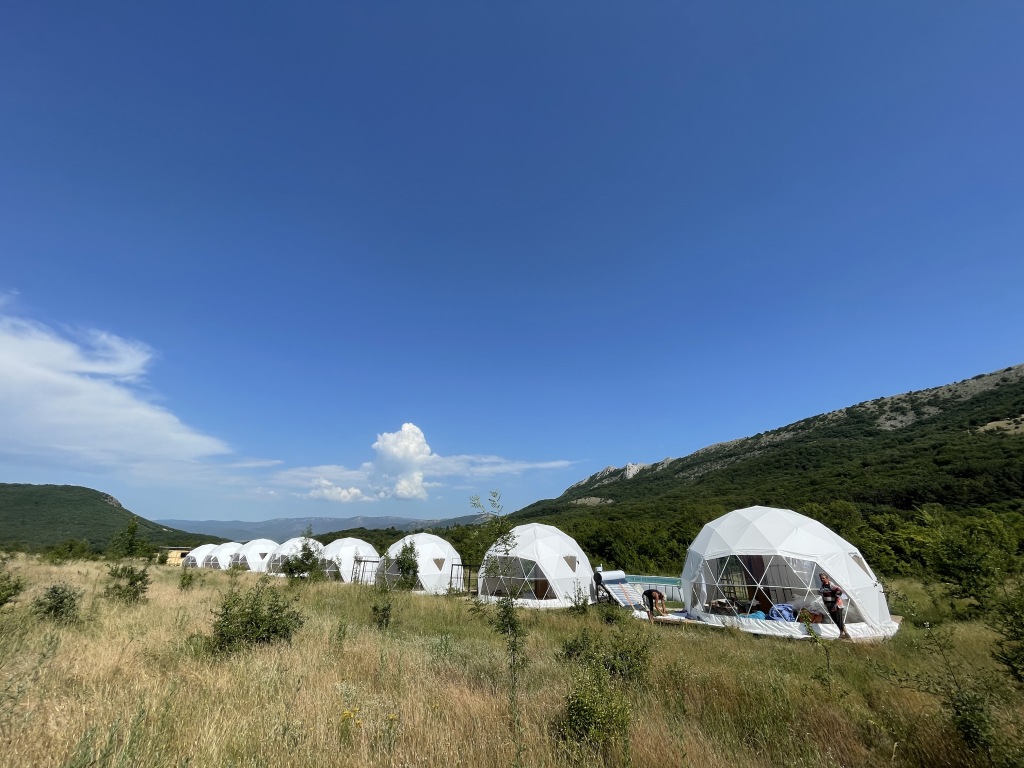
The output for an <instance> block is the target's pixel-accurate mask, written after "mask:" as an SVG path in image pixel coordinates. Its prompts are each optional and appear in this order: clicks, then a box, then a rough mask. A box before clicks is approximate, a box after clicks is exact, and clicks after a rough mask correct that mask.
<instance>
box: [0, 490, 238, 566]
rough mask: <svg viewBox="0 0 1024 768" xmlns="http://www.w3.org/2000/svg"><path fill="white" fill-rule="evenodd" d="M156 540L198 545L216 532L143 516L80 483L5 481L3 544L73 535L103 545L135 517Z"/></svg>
mask: <svg viewBox="0 0 1024 768" xmlns="http://www.w3.org/2000/svg"><path fill="white" fill-rule="evenodd" d="M133 519H134V520H137V521H138V536H139V538H142V539H145V540H147V541H148V542H149V543H151V544H154V545H157V546H178V547H188V546H198V545H199V544H203V543H205V542H209V541H222V539H218V538H216V537H214V536H205V535H202V534H196V533H188V532H186V531H180V530H177V529H175V528H168V527H165V526H162V525H160V524H158V523H154V522H152V521H151V520H146V519H145V518H142V517H138V516H136V515H134V514H132V512H130V511H129V510H127V509H125V508H124V507H122V506H121V503H120V502H119V501H118V500H117V499H115V498H114V497H113V496H110V495H108V494H105V493H101V492H99V491H96V490H93V489H92V488H83V487H81V486H78V485H27V484H21V483H0V548H4V549H8V548H9V549H20V550H29V551H34V550H40V549H45V548H46V547H52V546H54V545H57V544H62V543H64V542H68V541H76V542H81V541H85V542H88V548H89V549H92V550H94V551H101V550H103V549H105V548H106V547H107V545H108V544H109V543H110V541H111V539H112V538H113V537H114V535H115V534H117V533H118V532H120V531H122V530H124V529H125V527H126V526H127V525H128V523H130V522H131V521H132V520H133Z"/></svg>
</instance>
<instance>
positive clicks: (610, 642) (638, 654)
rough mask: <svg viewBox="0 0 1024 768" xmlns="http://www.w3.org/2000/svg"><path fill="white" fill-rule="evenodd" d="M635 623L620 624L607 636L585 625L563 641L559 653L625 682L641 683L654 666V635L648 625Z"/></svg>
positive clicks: (571, 660)
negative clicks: (652, 654) (652, 657)
mask: <svg viewBox="0 0 1024 768" xmlns="http://www.w3.org/2000/svg"><path fill="white" fill-rule="evenodd" d="M633 624H634V625H635V626H617V627H616V628H615V630H614V631H613V632H612V633H611V635H610V636H607V637H598V636H597V635H595V634H594V633H592V632H591V631H590V630H589V629H587V628H586V627H584V628H583V629H581V630H580V631H579V632H577V633H576V634H575V635H573V636H572V637H570V638H568V639H567V640H565V641H563V643H562V650H561V652H560V653H559V656H560V658H561V659H562V660H563V661H567V662H572V663H576V664H579V665H581V666H595V667H601V668H602V669H604V671H605V672H607V673H608V675H609V676H611V677H612V678H615V679H617V680H621V681H623V682H625V683H631V684H639V683H642V682H643V681H644V680H646V679H647V674H648V672H649V671H650V667H651V642H652V637H651V634H650V633H649V632H647V631H646V630H647V627H646V626H645V625H643V624H640V623H639V622H633Z"/></svg>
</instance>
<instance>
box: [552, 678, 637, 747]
mask: <svg viewBox="0 0 1024 768" xmlns="http://www.w3.org/2000/svg"><path fill="white" fill-rule="evenodd" d="M629 719H630V708H629V701H628V700H627V699H626V697H625V695H624V694H623V692H622V690H621V689H620V688H618V687H617V686H615V685H614V684H613V683H612V680H611V678H610V677H609V676H608V673H607V672H606V671H605V669H604V668H603V667H600V666H594V665H589V664H583V665H579V666H577V667H575V668H574V669H573V674H572V682H571V684H570V686H569V692H568V693H567V694H566V696H565V701H564V709H563V711H562V713H561V715H560V716H559V717H558V719H557V720H556V721H555V733H556V734H557V735H558V736H559V738H561V739H562V740H563V741H566V742H569V743H573V744H582V745H584V746H586V747H590V748H596V749H604V748H606V747H607V746H609V743H610V742H615V741H624V740H625V739H626V738H627V737H628V735H629Z"/></svg>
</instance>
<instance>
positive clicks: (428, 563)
mask: <svg viewBox="0 0 1024 768" xmlns="http://www.w3.org/2000/svg"><path fill="white" fill-rule="evenodd" d="M406 544H412V545H413V546H414V547H415V548H416V565H417V567H418V568H419V574H418V577H417V585H416V589H417V591H423V592H429V593H430V594H433V595H443V594H445V593H447V592H448V587H449V586H450V585H451V580H452V567H453V566H461V565H462V557H461V556H460V555H459V553H458V552H457V551H456V550H455V547H453V546H452V545H451V544H449V543H448V542H447V541H445V540H444V539H442V538H441V537H440V536H435V535H434V534H432V533H413V534H410V535H409V536H405V537H403V538H401V539H399V540H398V541H396V542H395V543H394V544H392V545H391V546H390V547H388V551H387V554H386V555H385V556H384V558H382V559H381V562H380V565H379V566H378V568H377V578H378V579H386V580H387V582H388V583H389V584H393V583H394V582H395V581H396V580H397V579H398V578H399V571H398V564H397V563H396V559H397V558H398V556H399V555H400V554H401V552H402V548H403V547H404V546H405V545H406Z"/></svg>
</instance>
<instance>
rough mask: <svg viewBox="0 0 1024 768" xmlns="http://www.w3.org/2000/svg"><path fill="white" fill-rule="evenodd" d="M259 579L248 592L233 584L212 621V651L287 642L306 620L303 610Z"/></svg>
mask: <svg viewBox="0 0 1024 768" xmlns="http://www.w3.org/2000/svg"><path fill="white" fill-rule="evenodd" d="M293 603H294V601H289V600H286V599H285V598H284V597H282V596H281V594H280V593H279V592H278V590H276V589H273V588H271V587H270V586H269V585H268V581H267V580H266V579H261V580H260V581H259V582H257V583H256V585H255V586H254V587H253V588H252V589H250V590H249V591H248V592H243V591H241V590H239V589H237V588H236V587H234V586H233V587H232V588H231V589H230V590H229V591H228V593H227V594H226V595H225V596H224V600H223V602H222V603H221V606H220V608H218V609H217V610H216V611H215V612H214V615H215V617H216V618H215V619H214V622H213V638H212V647H213V650H214V651H216V652H218V653H226V652H231V651H236V650H239V649H242V648H246V647H251V646H254V645H263V644H266V643H273V642H277V641H281V640H284V641H289V640H291V639H292V635H293V634H294V633H295V632H296V631H298V629H299V628H300V627H302V625H303V624H304V623H305V621H306V619H305V617H304V616H303V615H302V613H301V612H300V611H299V610H298V609H297V608H295V607H293Z"/></svg>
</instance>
